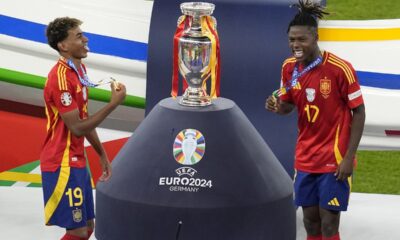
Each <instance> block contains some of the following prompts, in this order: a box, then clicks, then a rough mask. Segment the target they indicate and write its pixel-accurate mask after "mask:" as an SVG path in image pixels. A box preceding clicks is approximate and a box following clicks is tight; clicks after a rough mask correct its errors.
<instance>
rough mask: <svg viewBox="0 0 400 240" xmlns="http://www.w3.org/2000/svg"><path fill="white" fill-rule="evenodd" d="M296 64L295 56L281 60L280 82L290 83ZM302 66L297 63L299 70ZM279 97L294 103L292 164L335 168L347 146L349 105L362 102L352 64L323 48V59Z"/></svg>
mask: <svg viewBox="0 0 400 240" xmlns="http://www.w3.org/2000/svg"><path fill="white" fill-rule="evenodd" d="M295 65H296V60H295V58H288V59H287V60H286V61H285V62H284V63H283V66H282V84H289V83H287V82H288V81H291V79H292V73H293V70H294V67H295ZM304 67H305V66H301V64H299V66H298V71H299V72H301V71H302V70H303V69H304ZM280 98H281V100H282V101H285V102H290V103H293V104H295V106H296V107H297V112H298V131H299V132H298V138H297V144H296V159H295V168H296V169H297V170H300V171H304V172H313V173H325V172H335V171H336V169H337V166H338V164H339V163H340V162H341V161H342V159H343V156H344V154H345V153H346V151H347V148H348V144H349V140H350V127H351V121H352V112H351V109H353V108H356V107H358V106H360V105H361V104H363V102H364V101H363V97H362V94H361V90H360V85H359V83H358V79H357V76H356V74H355V71H354V69H353V67H352V66H351V64H350V63H348V62H346V61H345V60H343V59H341V58H339V57H337V56H335V55H334V54H332V53H330V52H326V51H325V52H324V53H323V59H322V63H321V64H319V65H318V66H316V67H315V68H313V69H312V70H310V71H309V72H307V73H305V74H304V75H303V76H301V77H300V78H299V79H298V82H297V84H296V86H295V87H293V88H292V89H290V90H289V91H288V92H287V93H285V94H283V95H282V96H281V97H280Z"/></svg>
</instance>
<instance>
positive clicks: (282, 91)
mask: <svg viewBox="0 0 400 240" xmlns="http://www.w3.org/2000/svg"><path fill="white" fill-rule="evenodd" d="M321 62H322V56H319V57H318V58H317V59H315V60H314V61H313V62H312V63H310V64H309V65H308V66H307V67H306V68H304V69H303V70H302V71H301V72H300V73H299V72H298V63H296V65H295V67H294V69H293V73H292V79H291V80H290V81H289V82H287V83H286V84H285V85H286V86H283V87H281V88H280V89H279V90H278V91H277V92H275V93H274V94H275V95H277V96H282V95H283V94H286V93H287V92H288V91H289V90H290V89H292V88H293V87H295V86H296V85H297V82H298V79H299V78H300V77H301V76H303V75H304V74H306V73H307V72H308V71H310V70H311V69H313V68H315V67H316V66H318V65H319V64H320V63H321ZM288 83H289V84H288Z"/></svg>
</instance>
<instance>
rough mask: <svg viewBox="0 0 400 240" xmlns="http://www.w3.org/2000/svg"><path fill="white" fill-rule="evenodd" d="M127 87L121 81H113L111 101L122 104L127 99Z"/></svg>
mask: <svg viewBox="0 0 400 240" xmlns="http://www.w3.org/2000/svg"><path fill="white" fill-rule="evenodd" d="M125 96H126V87H125V85H124V84H122V83H120V82H116V81H113V82H111V102H112V103H114V104H115V105H119V104H121V103H122V102H123V101H124V100H125Z"/></svg>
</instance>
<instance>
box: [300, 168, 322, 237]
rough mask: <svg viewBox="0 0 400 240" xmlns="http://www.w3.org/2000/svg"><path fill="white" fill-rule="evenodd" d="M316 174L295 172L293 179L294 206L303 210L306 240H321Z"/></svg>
mask: <svg viewBox="0 0 400 240" xmlns="http://www.w3.org/2000/svg"><path fill="white" fill-rule="evenodd" d="M317 177H318V175H316V174H311V173H305V172H301V171H296V175H295V177H294V192H295V204H296V205H297V206H301V207H302V208H303V222H304V227H305V229H306V232H307V240H321V239H322V236H321V219H320V215H319V206H318V203H319V199H318V186H317Z"/></svg>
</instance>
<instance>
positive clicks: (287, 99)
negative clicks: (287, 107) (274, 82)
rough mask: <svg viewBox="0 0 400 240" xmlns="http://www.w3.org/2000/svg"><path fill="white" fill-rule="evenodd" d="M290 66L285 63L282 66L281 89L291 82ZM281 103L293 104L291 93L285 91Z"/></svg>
mask: <svg viewBox="0 0 400 240" xmlns="http://www.w3.org/2000/svg"><path fill="white" fill-rule="evenodd" d="M288 65H289V64H287V62H286V61H285V62H284V63H283V65H282V72H281V84H280V87H281V88H282V87H283V86H286V84H287V82H288V81H290V80H291V79H290V74H289V71H288ZM279 98H280V100H281V101H284V102H289V103H293V98H292V95H291V93H290V91H286V90H285V91H283V92H282V95H281V96H280V97H279Z"/></svg>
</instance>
